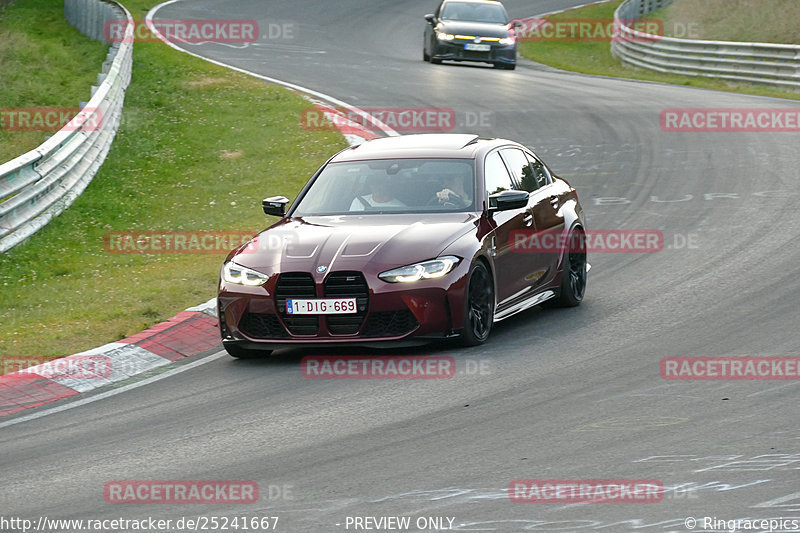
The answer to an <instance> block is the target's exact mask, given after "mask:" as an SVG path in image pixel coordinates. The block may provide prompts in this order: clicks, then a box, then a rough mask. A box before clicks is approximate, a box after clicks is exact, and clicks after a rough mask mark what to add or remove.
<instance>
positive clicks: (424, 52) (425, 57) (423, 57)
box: [422, 47, 431, 61]
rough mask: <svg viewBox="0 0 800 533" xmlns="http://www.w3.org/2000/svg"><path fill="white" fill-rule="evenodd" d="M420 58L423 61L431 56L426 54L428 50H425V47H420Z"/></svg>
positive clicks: (428, 59)
mask: <svg viewBox="0 0 800 533" xmlns="http://www.w3.org/2000/svg"><path fill="white" fill-rule="evenodd" d="M422 60H423V61H430V60H431V56H429V55H428V52H426V51H425V48H424V47H423V48H422Z"/></svg>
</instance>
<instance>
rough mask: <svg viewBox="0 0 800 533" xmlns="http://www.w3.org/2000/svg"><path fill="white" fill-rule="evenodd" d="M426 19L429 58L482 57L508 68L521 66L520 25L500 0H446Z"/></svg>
mask: <svg viewBox="0 0 800 533" xmlns="http://www.w3.org/2000/svg"><path fill="white" fill-rule="evenodd" d="M425 20H426V21H427V23H428V24H427V25H426V26H425V33H424V36H423V44H422V58H423V59H424V60H425V61H430V62H431V63H441V62H442V61H443V60H449V61H479V62H484V63H491V64H493V65H494V66H495V67H497V68H505V69H508V70H513V69H514V68H515V67H516V66H517V38H516V25H515V24H514V23H511V22H509V19H508V13H506V10H505V8H504V7H503V4H501V3H500V2H497V1H496V0H444V1H443V2H442V3H441V4H440V5H439V8H438V9H437V10H436V13H433V14H429V15H425Z"/></svg>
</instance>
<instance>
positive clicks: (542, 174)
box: [525, 154, 552, 187]
mask: <svg viewBox="0 0 800 533" xmlns="http://www.w3.org/2000/svg"><path fill="white" fill-rule="evenodd" d="M525 155H527V156H528V160H530V162H531V168H532V169H533V175H534V177H535V178H536V182H537V183H538V184H539V187H544V186H545V185H547V184H548V183H550V182H551V181H552V179H551V178H550V172H548V171H547V167H546V166H544V164H543V163H542V162H541V161H539V160H538V159H536V158H535V157H533V156H532V155H530V154H525Z"/></svg>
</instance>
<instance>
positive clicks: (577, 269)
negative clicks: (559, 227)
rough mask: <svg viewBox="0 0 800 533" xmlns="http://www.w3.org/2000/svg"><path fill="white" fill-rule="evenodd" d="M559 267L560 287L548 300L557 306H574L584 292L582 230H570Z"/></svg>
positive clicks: (584, 254) (583, 242) (583, 238)
mask: <svg viewBox="0 0 800 533" xmlns="http://www.w3.org/2000/svg"><path fill="white" fill-rule="evenodd" d="M567 243H568V244H567V249H566V250H565V251H564V264H563V266H562V268H561V289H560V291H559V295H558V298H556V299H555V300H550V301H552V302H553V304H554V305H556V306H558V307H575V306H576V305H580V303H581V302H582V301H583V295H584V294H585V293H586V238H585V235H584V233H583V230H581V229H576V230H575V231H571V232H570V234H569V239H567Z"/></svg>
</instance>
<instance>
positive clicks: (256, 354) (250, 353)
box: [222, 343, 272, 359]
mask: <svg viewBox="0 0 800 533" xmlns="http://www.w3.org/2000/svg"><path fill="white" fill-rule="evenodd" d="M222 347H223V348H225V351H226V352H228V355H230V356H231V357H236V358H237V359H260V358H262V357H267V356H268V355H270V354H271V353H272V350H251V349H249V348H242V347H241V346H239V345H238V344H225V343H223V344H222Z"/></svg>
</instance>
